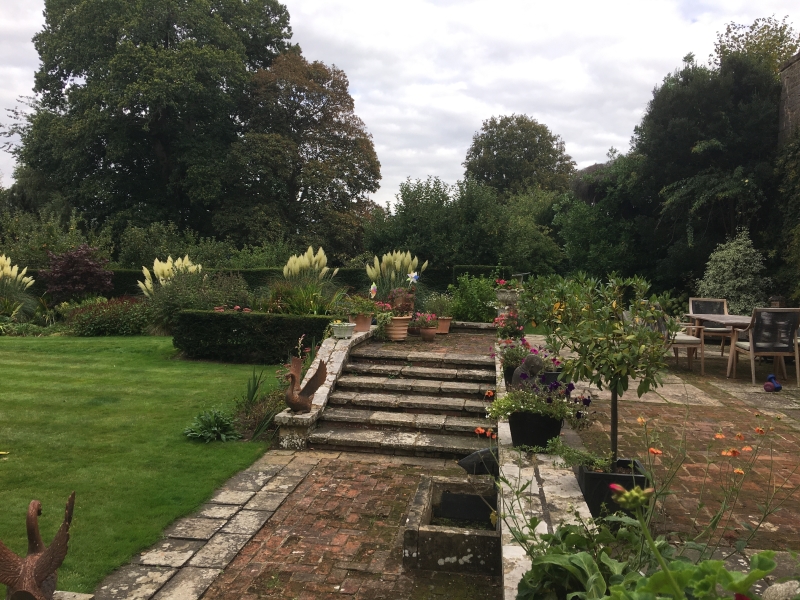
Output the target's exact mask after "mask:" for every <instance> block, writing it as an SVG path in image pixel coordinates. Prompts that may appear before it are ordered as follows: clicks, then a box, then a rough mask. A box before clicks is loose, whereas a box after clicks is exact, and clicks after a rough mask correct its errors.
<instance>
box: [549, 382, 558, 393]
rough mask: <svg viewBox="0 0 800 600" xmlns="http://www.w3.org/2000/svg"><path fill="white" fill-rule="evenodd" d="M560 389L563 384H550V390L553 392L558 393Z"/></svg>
mask: <svg viewBox="0 0 800 600" xmlns="http://www.w3.org/2000/svg"><path fill="white" fill-rule="evenodd" d="M560 387H561V382H560V381H551V382H550V385H549V388H550V391H551V392H554V391H556V390H557V389H558V388H560Z"/></svg>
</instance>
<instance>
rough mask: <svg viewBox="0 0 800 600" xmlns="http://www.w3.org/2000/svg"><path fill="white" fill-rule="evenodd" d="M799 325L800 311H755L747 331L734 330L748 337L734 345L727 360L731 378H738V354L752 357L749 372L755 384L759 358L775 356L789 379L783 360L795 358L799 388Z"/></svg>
mask: <svg viewBox="0 0 800 600" xmlns="http://www.w3.org/2000/svg"><path fill="white" fill-rule="evenodd" d="M798 325H800V308H755V309H753V316H752V318H751V320H750V325H748V326H747V327H746V328H745V329H734V330H733V331H734V335H737V334H739V333H742V334H747V341H737V342H735V343H734V344H733V345H732V346H731V354H730V357H729V358H728V377H730V376H731V373H733V377H734V379H735V378H736V363H738V362H739V354H747V355H748V356H750V373H751V375H752V378H753V385H756V356H772V357H776V358H779V359H780V365H781V370H782V371H783V377H784V378H786V377H788V375H787V374H786V363H785V362H784V360H783V359H784V357H787V356H791V357H793V358H794V368H795V371H796V375H797V385H798V387H800V355H798V348H797V327H798Z"/></svg>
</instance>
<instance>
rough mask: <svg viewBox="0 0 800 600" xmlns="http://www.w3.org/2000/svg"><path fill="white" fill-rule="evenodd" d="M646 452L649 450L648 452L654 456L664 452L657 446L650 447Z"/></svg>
mask: <svg viewBox="0 0 800 600" xmlns="http://www.w3.org/2000/svg"><path fill="white" fill-rule="evenodd" d="M648 452H649V453H650V454H653V455H654V456H661V455H662V454H664V453H663V452H662V451H661V450H659V449H658V448H650V449H649V450H648Z"/></svg>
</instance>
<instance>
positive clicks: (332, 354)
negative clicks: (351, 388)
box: [275, 325, 376, 450]
mask: <svg viewBox="0 0 800 600" xmlns="http://www.w3.org/2000/svg"><path fill="white" fill-rule="evenodd" d="M375 329H376V327H375V326H374V325H373V326H372V327H370V330H369V331H364V332H360V333H354V334H353V336H352V337H350V338H348V339H344V340H337V339H335V338H328V339H326V340H325V341H323V342H322V344H321V345H320V347H319V350H318V351H317V356H316V358H315V359H314V364H312V365H311V368H309V369H308V372H307V373H306V376H305V377H304V378H303V384H305V383H306V381H308V379H309V378H311V377H312V376H313V375H314V373H316V372H317V367H318V366H319V363H320V361H323V360H324V361H325V363H326V365H325V367H326V369H327V371H328V376H327V377H326V378H325V383H323V384H322V386H320V388H319V389H318V390H317V392H316V393H315V394H314V399H313V400H312V402H311V411H310V412H307V413H303V414H295V413H294V412H292V411H291V409H288V408H287V409H286V410H284V411H283V412H280V413H278V414H277V415H275V423H276V424H277V425H278V426H279V427H280V429H279V431H278V445H279V446H280V447H281V448H283V449H284V450H302V449H304V448H305V447H306V441H307V440H308V435H309V433H310V432H311V430H312V429H313V428H314V425H316V423H317V419H319V416H320V414H321V413H322V411H323V410H324V409H325V407H326V406H327V405H328V398H329V397H330V395H331V392H333V390H334V388H335V386H336V380H337V379H339V376H340V375H341V374H342V369H344V365H345V363H346V362H347V359H348V358H349V357H350V351H351V350H352V349H353V348H355V347H356V346H358V345H360V344H362V343H364V342H366V341H367V340H368V339H370V338H371V337H373V336H374V335H375Z"/></svg>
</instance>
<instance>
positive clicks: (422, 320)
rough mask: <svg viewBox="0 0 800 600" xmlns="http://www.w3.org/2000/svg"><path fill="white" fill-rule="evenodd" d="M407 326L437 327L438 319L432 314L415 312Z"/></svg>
mask: <svg viewBox="0 0 800 600" xmlns="http://www.w3.org/2000/svg"><path fill="white" fill-rule="evenodd" d="M408 326H409V327H425V328H434V327H439V319H438V318H437V317H436V315H435V314H433V313H422V312H417V313H414V314H413V315H412V316H411V321H410V322H409V324H408Z"/></svg>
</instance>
